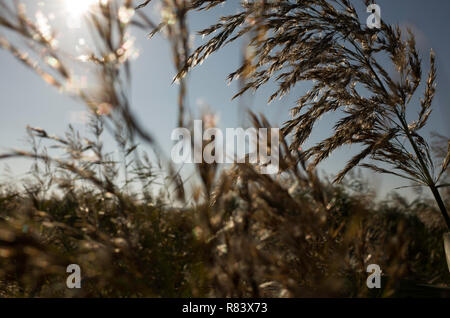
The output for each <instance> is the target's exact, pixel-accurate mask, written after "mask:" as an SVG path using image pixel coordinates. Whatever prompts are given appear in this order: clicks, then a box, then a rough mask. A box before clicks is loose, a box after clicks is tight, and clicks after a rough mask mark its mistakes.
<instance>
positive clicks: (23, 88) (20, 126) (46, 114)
mask: <svg viewBox="0 0 450 318" xmlns="http://www.w3.org/2000/svg"><path fill="white" fill-rule="evenodd" d="M0 1H3V0H0ZM58 1H59V2H58ZM64 1H68V0H47V1H45V0H42V1H33V0H26V1H24V2H25V3H26V4H27V6H28V14H29V15H30V16H31V17H34V15H35V12H36V10H42V11H45V10H50V9H51V11H52V12H53V13H54V14H55V16H56V18H55V21H54V23H55V24H56V25H58V23H64V21H66V20H67V18H66V14H67V12H65V11H64V10H65V9H64V8H65V6H64ZM73 1H77V0H73ZM38 2H44V3H48V4H46V6H44V7H38V6H37V3H38ZM56 2H57V3H56ZM152 2H153V4H152V5H151V6H150V7H148V8H146V9H145V10H146V11H147V12H148V13H149V15H150V16H152V17H154V18H155V20H157V19H158V15H159V13H158V2H159V0H153V1H152ZM354 2H359V1H354ZM376 2H377V3H378V4H379V5H380V6H381V10H382V11H381V16H382V19H383V20H384V21H386V22H388V23H391V24H399V25H400V26H402V27H410V28H411V29H412V31H413V33H414V34H415V35H416V41H417V45H418V48H419V50H420V54H421V56H422V58H423V61H424V69H423V73H424V74H426V73H427V72H428V64H429V63H428V59H429V50H430V49H431V48H433V50H434V51H435V52H436V56H437V63H438V88H437V96H436V99H435V102H434V105H433V106H434V111H433V114H432V116H431V119H430V123H429V125H428V128H426V129H425V135H427V134H428V133H429V132H430V131H435V132H439V133H441V134H444V135H446V136H450V128H449V125H448V122H449V119H450V61H449V59H450V37H449V33H450V25H449V23H450V22H449V19H448V17H449V15H450V1H444V0H429V1H422V0H395V1H392V0H378V1H376ZM55 3H56V4H55ZM49 8H50V9H49ZM237 9H238V0H229V1H228V2H227V3H226V4H225V5H224V6H219V7H217V8H216V9H214V10H212V11H211V12H201V13H196V14H193V15H191V16H190V20H189V25H190V28H191V30H193V31H194V30H200V29H203V28H205V27H208V26H209V25H211V24H213V23H215V22H216V21H217V18H218V17H220V16H222V15H227V14H232V13H235V12H236V11H237ZM358 9H359V14H360V18H361V19H363V21H362V22H363V23H365V19H366V18H367V16H368V13H366V12H365V10H364V8H363V7H362V6H358ZM67 30H68V31H66V32H68V33H64V34H61V35H60V36H62V37H64V38H65V40H66V41H70V40H71V39H72V40H73V41H77V39H79V38H81V37H86V35H85V34H82V30H81V29H67ZM1 33H2V30H1V29H0V34H1ZM132 34H133V36H134V37H135V38H136V47H137V49H138V50H139V52H140V55H139V57H138V58H137V59H136V60H134V61H133V62H132V76H133V78H132V84H131V96H132V109H133V110H134V112H135V113H136V114H137V117H138V118H139V120H140V122H141V124H142V125H143V126H144V127H147V128H148V130H149V131H150V132H151V133H152V134H153V135H154V136H155V137H156V138H157V140H158V141H159V143H160V144H161V145H162V146H163V148H164V149H165V150H166V151H167V153H169V151H170V148H171V147H172V145H173V142H172V141H171V140H170V134H171V132H172V130H173V129H174V128H175V127H176V120H177V93H178V87H177V85H176V84H172V78H173V76H174V74H175V70H174V68H173V66H172V57H171V52H170V47H169V44H168V42H167V41H166V40H165V39H164V37H163V36H161V35H157V36H156V37H155V38H153V39H148V38H147V37H146V34H145V33H144V32H142V31H133V32H132ZM194 41H195V45H199V44H201V43H202V41H204V40H203V39H202V38H201V37H199V36H196V37H195V39H194ZM74 43H76V42H74ZM241 53H242V48H241V46H240V43H239V42H238V43H236V44H233V45H230V46H227V47H226V48H224V49H223V50H221V51H220V52H219V53H217V54H214V55H212V56H211V57H210V58H209V59H208V60H207V61H206V62H205V63H204V64H203V65H201V66H199V67H197V68H195V69H194V70H193V72H192V73H191V74H190V75H189V77H188V105H189V107H190V108H191V109H192V110H193V111H194V112H197V113H198V109H199V106H202V105H205V104H208V105H209V107H210V108H211V109H212V110H214V111H215V112H216V113H217V114H218V115H219V117H220V122H219V127H221V128H223V129H224V128H226V127H241V126H242V125H243V124H244V122H245V121H244V115H245V107H248V109H250V110H252V111H255V112H261V113H263V114H265V115H266V116H267V117H268V118H269V119H270V120H271V122H272V123H274V124H277V125H282V123H283V122H284V121H286V120H287V119H289V109H290V107H292V106H293V105H294V104H295V101H296V99H298V98H299V97H300V96H301V95H302V94H303V93H304V92H305V91H306V90H307V89H308V87H306V86H302V85H298V86H297V87H296V88H295V89H294V90H293V91H292V92H291V94H289V95H288V96H287V97H285V98H284V99H282V100H280V101H275V102H273V103H272V104H270V105H267V103H266V101H267V98H268V96H270V95H271V93H272V92H273V91H274V89H275V86H274V85H273V83H272V84H269V85H267V86H265V87H263V88H262V89H261V90H260V91H258V92H257V93H256V94H255V95H251V96H250V95H249V96H246V97H245V98H244V99H243V100H241V101H239V100H235V101H231V97H232V96H233V95H234V94H235V93H236V90H237V83H232V84H231V85H229V86H228V85H227V84H226V76H227V75H228V74H229V73H230V72H232V71H234V70H235V69H236V68H237V67H238V66H239V64H240V61H241ZM0 96H1V98H0V153H2V152H5V151H7V150H8V149H11V148H14V149H17V148H26V147H27V145H26V144H25V142H24V139H25V137H26V126H27V125H30V126H36V127H41V128H45V129H46V130H47V131H48V132H49V133H52V134H55V135H63V134H64V132H65V131H66V129H67V126H68V125H69V124H72V125H74V127H75V128H77V129H79V130H80V131H81V132H84V131H85V130H86V128H85V124H83V112H84V111H86V109H85V106H84V105H82V104H80V103H78V102H77V101H75V100H73V99H71V98H70V97H68V96H66V95H63V94H61V93H59V92H58V91H57V90H56V89H55V88H53V87H50V86H49V85H47V84H46V83H45V82H44V81H42V79H40V78H39V77H38V76H37V75H36V74H34V73H33V72H32V71H30V70H29V69H27V68H25V67H24V66H23V65H22V64H20V63H19V62H18V61H16V60H15V59H14V58H13V57H12V56H11V54H10V53H8V52H6V51H4V50H1V49H0ZM244 105H245V107H244ZM335 119H336V118H333V117H332V116H331V117H326V118H324V119H323V120H322V121H321V123H320V124H319V125H318V126H317V128H316V129H315V130H314V131H313V137H312V138H311V140H310V141H309V142H308V144H309V145H311V144H313V143H314V142H317V141H319V140H321V139H323V138H325V137H327V136H328V134H329V128H330V127H331V125H332V123H333V121H334V120H335ZM108 142H110V141H108ZM110 147H113V146H112V143H111V144H110ZM352 154H353V150H351V149H350V148H346V149H341V150H339V151H337V152H336V153H335V154H333V155H332V156H331V158H330V159H328V160H326V161H325V162H324V163H323V164H322V165H321V166H320V168H321V169H323V170H324V171H325V172H327V173H329V174H335V173H336V172H337V171H338V170H339V169H342V168H343V167H344V166H345V163H346V160H348V159H349V158H350V157H351V155H352ZM5 163H7V164H8V165H9V166H10V168H11V170H12V171H13V173H14V174H15V175H16V176H17V177H20V176H23V173H24V172H25V171H26V170H27V168H28V167H29V165H30V162H29V161H26V160H9V161H7V162H3V163H1V162H0V169H2V167H4V165H5ZM0 173H1V170H0ZM368 176H369V178H371V179H372V181H373V182H374V184H375V185H376V187H378V188H379V190H380V192H381V193H382V194H385V193H387V192H389V191H391V190H392V189H393V188H395V187H396V186H401V185H404V184H405V183H404V182H402V181H401V180H398V179H396V178H387V177H381V176H377V175H374V174H372V173H369V174H368Z"/></svg>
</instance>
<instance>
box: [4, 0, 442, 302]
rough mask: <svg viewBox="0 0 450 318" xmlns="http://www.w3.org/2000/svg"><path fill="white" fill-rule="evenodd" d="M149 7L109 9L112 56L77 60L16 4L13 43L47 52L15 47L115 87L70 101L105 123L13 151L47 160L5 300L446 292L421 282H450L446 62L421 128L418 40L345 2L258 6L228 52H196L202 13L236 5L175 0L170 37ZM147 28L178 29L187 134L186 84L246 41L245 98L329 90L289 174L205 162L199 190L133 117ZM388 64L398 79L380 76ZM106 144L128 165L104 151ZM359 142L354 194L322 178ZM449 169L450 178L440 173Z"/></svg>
mask: <svg viewBox="0 0 450 318" xmlns="http://www.w3.org/2000/svg"><path fill="white" fill-rule="evenodd" d="M150 2H151V1H144V3H142V5H140V6H138V4H140V2H139V3H134V2H133V1H128V0H126V1H119V0H118V1H113V0H110V1H100V2H99V4H98V5H96V6H97V10H96V12H95V13H92V14H90V15H89V17H88V19H87V21H89V22H90V30H91V32H92V35H93V36H94V37H95V38H96V39H97V46H96V47H95V48H92V52H90V54H86V55H83V56H82V57H75V58H74V59H67V58H65V56H66V55H65V54H63V52H62V50H61V49H60V48H59V47H58V46H57V45H55V41H54V34H53V33H52V31H51V29H48V28H43V27H42V25H37V24H36V23H34V22H32V21H31V20H30V19H28V18H27V16H26V13H25V11H24V10H23V8H22V7H21V5H20V4H17V5H15V4H14V3H15V2H13V1H11V2H10V3H8V2H7V1H5V2H0V8H1V11H0V30H7V31H8V32H9V33H11V34H15V36H19V37H21V38H22V39H25V40H26V41H30V43H33V44H34V46H30V48H29V50H33V49H34V50H36V51H35V52H34V55H33V52H31V53H30V54H25V52H26V50H27V49H26V48H23V47H20V45H19V44H14V43H13V42H14V37H12V38H11V39H8V38H6V37H1V36H0V45H1V47H3V48H4V49H6V50H7V51H9V52H11V53H12V54H13V55H14V56H15V57H16V58H17V59H19V60H20V61H21V62H23V63H25V64H26V65H27V66H29V67H30V69H32V70H33V71H35V72H37V74H39V75H40V76H41V77H42V78H43V79H44V80H45V81H46V82H48V83H50V84H52V85H53V86H55V87H57V88H58V89H60V90H62V91H65V89H64V87H66V85H67V82H70V81H71V75H70V74H71V73H70V71H69V70H70V68H71V67H73V63H87V64H88V65H89V66H90V67H92V68H93V69H94V73H95V74H96V75H97V80H98V83H99V85H101V89H100V90H96V91H90V90H89V89H82V88H80V89H78V90H76V91H73V90H72V91H71V92H70V93H71V94H72V96H73V97H74V98H76V99H77V100H79V101H80V102H83V103H85V104H86V106H87V107H88V109H90V110H91V116H90V123H89V127H90V134H88V135H86V136H84V135H81V133H80V132H78V131H76V130H75V129H74V128H73V127H69V129H68V131H67V133H66V134H65V135H64V136H54V135H52V134H50V133H49V132H47V131H46V130H45V129H40V128H33V127H29V128H28V136H29V142H30V149H29V150H23V151H11V152H9V153H5V154H1V155H0V159H11V158H18V157H20V158H29V159H30V160H31V161H32V162H33V164H32V166H31V169H30V172H29V174H28V176H27V178H25V179H24V180H10V182H7V181H6V180H5V181H4V182H3V183H2V184H1V185H0V296H1V297H24V296H25V297H373V296H376V297H395V296H408V295H409V296H411V295H412V296H414V295H416V296H417V295H420V296H427V295H431V292H429V293H428V294H427V292H425V294H423V293H420V292H417V291H416V290H415V288H419V289H420V287H418V286H420V285H433V286H435V287H448V286H449V284H450V273H449V270H448V267H447V264H446V261H445V253H444V247H443V244H442V236H443V234H444V233H446V232H448V228H447V226H446V223H445V218H448V214H447V210H446V209H447V207H448V205H449V198H450V197H449V195H448V194H449V192H448V183H449V182H448V173H447V171H448V163H449V159H450V152H449V150H448V145H450V143H449V140H448V138H447V137H445V136H439V135H436V136H435V138H434V139H433V140H434V142H433V143H432V145H431V146H429V142H427V139H426V138H425V137H422V136H420V135H419V130H420V129H421V128H422V127H424V125H425V124H426V121H427V119H428V117H429V115H430V112H431V105H432V99H433V96H434V94H435V84H434V82H435V79H436V69H435V66H434V54H433V53H432V54H431V70H430V71H429V74H428V76H427V77H426V84H425V93H424V97H423V99H422V102H421V105H420V112H419V116H418V118H417V119H416V120H415V121H414V122H412V123H408V122H407V113H408V109H409V108H408V107H410V106H408V103H409V102H410V100H411V97H412V96H413V94H414V93H416V90H417V89H418V87H419V85H420V83H421V81H422V71H421V61H420V58H419V55H418V53H417V51H416V48H415V43H414V35H413V34H412V33H410V34H409V35H408V37H407V38H406V39H404V37H403V36H402V33H401V31H400V29H399V28H397V27H392V26H389V25H387V24H385V23H383V24H382V28H381V29H380V30H369V29H367V28H365V27H364V26H363V25H362V24H361V23H360V20H361V19H360V18H359V17H358V16H357V13H356V11H355V9H354V8H353V6H352V4H351V3H350V2H349V1H346V0H338V1H325V0H316V1H298V2H297V1H288V0H285V1H256V0H255V1H244V2H243V3H242V10H241V12H239V13H237V14H236V15H233V16H228V17H223V18H221V20H220V21H219V22H218V24H216V25H214V26H211V27H210V28H208V29H206V30H204V31H201V32H200V34H204V35H206V36H209V35H211V38H210V39H208V40H207V41H206V44H204V45H202V46H201V47H199V48H197V49H195V50H194V51H193V52H190V48H189V28H188V25H187V23H188V19H187V17H188V13H189V12H190V11H192V12H194V11H205V10H208V9H210V8H212V7H215V6H216V5H218V4H220V3H222V2H224V1H223V0H217V1H211V0H209V1H207V0H192V1H178V0H162V1H161V2H162V4H163V6H162V10H164V12H165V14H164V15H163V19H162V21H161V23H154V22H153V21H152V20H151V19H150V18H149V17H148V16H147V15H146V14H145V9H146V5H148V4H149V3H150ZM200 13H202V12H200ZM132 26H134V27H137V28H139V29H141V30H144V31H146V32H148V33H149V34H156V33H157V32H165V35H166V38H167V40H168V41H170V43H171V49H172V54H173V57H174V66H175V69H176V71H177V72H178V75H177V76H176V77H175V79H176V80H178V81H179V84H180V86H179V88H180V89H179V99H178V101H179V103H178V109H179V112H178V114H179V117H178V124H179V126H180V127H187V128H189V129H192V121H193V118H190V117H189V112H188V111H187V110H186V105H185V98H186V92H187V90H188V85H187V81H186V80H185V79H184V75H186V74H187V72H188V71H189V70H190V69H191V68H192V67H194V66H195V65H196V64H198V63H200V62H202V60H204V59H205V58H206V57H207V56H208V55H210V54H211V53H213V52H215V51H217V50H219V49H220V48H221V47H222V46H223V45H225V44H226V43H228V42H231V41H234V40H236V39H237V38H239V37H243V36H244V35H246V36H250V37H249V48H251V49H249V51H251V52H252V53H251V54H247V56H246V58H245V59H244V63H243V65H242V66H241V67H240V68H239V69H238V70H236V71H235V72H233V73H232V74H231V75H230V78H229V79H230V80H233V79H236V78H238V77H239V78H240V79H241V81H242V84H243V85H242V87H243V89H242V90H241V91H240V92H238V94H237V96H240V95H242V94H243V93H244V92H245V91H247V90H249V89H254V90H257V89H258V88H259V87H260V86H261V85H263V84H265V83H266V82H268V81H269V80H271V79H275V80H276V81H278V82H279V89H278V90H277V91H276V92H275V93H274V95H273V96H272V98H276V97H279V96H282V95H285V94H286V93H288V92H289V90H290V89H291V88H293V87H294V85H296V84H297V83H300V82H304V81H306V82H308V81H312V82H313V83H314V85H313V88H312V89H311V90H310V91H309V92H308V93H307V94H306V95H304V96H303V97H302V98H300V99H299V101H298V103H297V105H295V107H294V108H293V110H292V117H293V118H292V120H290V121H288V122H287V123H286V124H285V126H284V128H283V133H284V135H283V136H282V137H281V149H280V170H281V171H280V173H279V174H278V175H275V176H269V175H263V174H260V173H259V172H258V169H257V167H255V166H254V165H251V164H247V163H244V164H235V165H233V166H232V167H231V168H227V169H221V168H220V167H219V166H218V165H215V164H214V165H213V164H206V163H202V164H196V165H195V170H196V177H197V179H196V180H197V182H196V183H195V185H194V186H192V187H191V188H188V187H187V183H185V182H183V179H182V176H180V174H179V172H178V170H177V167H175V166H174V165H173V164H172V162H171V161H170V160H168V159H167V158H165V157H164V155H163V153H164V152H163V151H162V150H161V148H160V146H159V145H158V141H157V140H155V139H154V138H153V136H152V134H151V133H150V132H148V130H147V129H146V127H142V126H141V124H140V123H139V122H138V121H137V120H136V119H135V117H134V115H133V111H132V105H130V101H129V98H128V96H129V91H128V89H129V87H128V85H127V84H128V83H129V79H130V76H131V74H130V67H129V63H130V61H129V58H130V53H129V51H128V50H130V45H129V42H127V41H128V39H127V35H126V34H127V29H128V28H130V27H132ZM42 52H45V54H42ZM382 54H384V55H385V56H388V57H389V59H390V60H389V61H390V63H392V66H393V67H395V68H396V71H397V72H398V73H399V74H400V77H399V79H397V80H394V79H392V76H390V75H389V72H390V71H388V70H387V68H384V67H383V66H382V65H381V62H379V57H378V55H382ZM33 56H34V57H35V58H36V61H35V60H33ZM74 60H76V62H74ZM75 65H76V64H75ZM386 67H387V66H386ZM389 67H390V66H389ZM389 70H390V69H389ZM338 109H339V110H341V113H342V114H343V116H344V117H343V118H342V119H340V120H339V121H338V123H337V124H336V126H335V127H334V131H333V136H331V137H330V138H328V139H326V140H324V141H322V142H320V143H319V144H318V145H316V146H314V147H313V148H311V149H308V150H305V151H302V150H299V149H300V146H302V145H303V143H304V141H305V140H306V139H307V138H308V137H309V136H310V134H311V132H312V129H313V126H314V123H315V122H316V120H317V119H318V118H319V117H320V116H322V115H323V114H325V113H327V112H331V111H337V110H338ZM205 116H206V115H205ZM249 117H250V118H251V120H250V124H251V126H252V127H255V128H270V127H271V124H270V120H269V119H267V118H265V117H264V116H263V115H255V114H253V113H250V116H249ZM408 118H409V117H408ZM107 132H108V133H111V134H112V135H113V136H114V137H115V141H116V146H117V149H119V152H118V154H113V153H109V152H107V151H106V150H105V147H104V145H103V142H102V140H103V136H104V134H105V133H107ZM404 140H408V142H409V146H405V143H404ZM140 142H146V145H149V146H151V149H152V151H153V153H148V152H146V151H145V150H144V149H143V147H141V146H140V144H139V143H140ZM345 144H361V145H363V146H364V149H363V151H362V152H361V153H360V154H359V155H357V156H356V157H354V158H353V159H351V161H350V162H349V163H348V165H347V166H346V167H345V169H344V170H343V171H342V172H340V173H338V174H337V177H336V178H335V181H338V182H332V181H329V180H328V178H326V177H319V175H318V173H317V170H316V165H317V164H318V163H320V162H321V161H322V160H323V159H325V158H326V157H328V156H329V155H330V154H331V152H333V151H334V150H335V149H337V148H338V147H340V146H342V145H345ZM431 148H432V149H433V150H431ZM54 151H57V152H58V154H59V155H58V156H56V155H53V152H54ZM364 159H372V161H368V162H366V163H362V161H363V160H364ZM436 160H439V161H440V162H441V161H442V162H443V164H442V166H441V168H440V169H438V170H437V171H436V173H435V172H434V166H435V165H434V163H435V162H436ZM378 163H379V164H378ZM376 164H378V165H376ZM386 164H387V165H386ZM358 165H359V166H362V167H368V168H371V169H373V170H375V171H376V172H381V173H391V174H395V175H397V176H401V177H404V178H406V179H409V180H411V181H413V182H414V185H417V184H418V185H419V186H426V187H428V188H430V189H431V191H432V193H433V195H434V199H431V198H429V197H428V196H427V194H426V193H422V192H420V191H417V192H416V195H415V198H414V200H413V201H411V200H409V199H408V198H406V197H402V196H400V195H399V194H397V193H396V192H392V194H391V195H390V196H388V197H387V198H384V199H379V198H377V197H376V195H377V194H376V189H374V188H373V185H371V183H370V182H368V181H367V180H365V179H364V177H363V176H362V175H361V173H360V171H359V170H355V169H354V168H355V167H357V166H358ZM387 167H390V168H387ZM389 169H391V170H389ZM155 189H156V190H155ZM417 189H421V188H420V187H417ZM439 191H440V192H439ZM436 203H437V205H436ZM447 225H448V224H447ZM69 264H79V265H80V266H81V269H82V277H83V279H82V288H81V289H73V290H70V289H67V287H66V278H67V273H66V267H67V265H69ZM369 264H378V265H380V267H381V268H382V270H383V289H382V290H380V291H371V290H369V289H368V288H367V286H366V278H367V273H366V268H367V265H369ZM421 291H422V292H423V289H422V290H421ZM433 292H434V293H435V294H436V293H437V295H438V296H445V295H448V294H444V293H445V290H443V291H438V292H436V290H434V291H433ZM447 293H448V292H447ZM433 295H434V294H433Z"/></svg>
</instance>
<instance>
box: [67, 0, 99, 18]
mask: <svg viewBox="0 0 450 318" xmlns="http://www.w3.org/2000/svg"><path fill="white" fill-rule="evenodd" d="M98 3H99V0H65V5H66V8H67V11H68V13H69V14H70V15H71V16H77V17H79V16H81V15H83V14H85V13H87V12H88V11H89V10H90V9H91V8H92V7H93V6H94V5H96V4H98Z"/></svg>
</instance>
